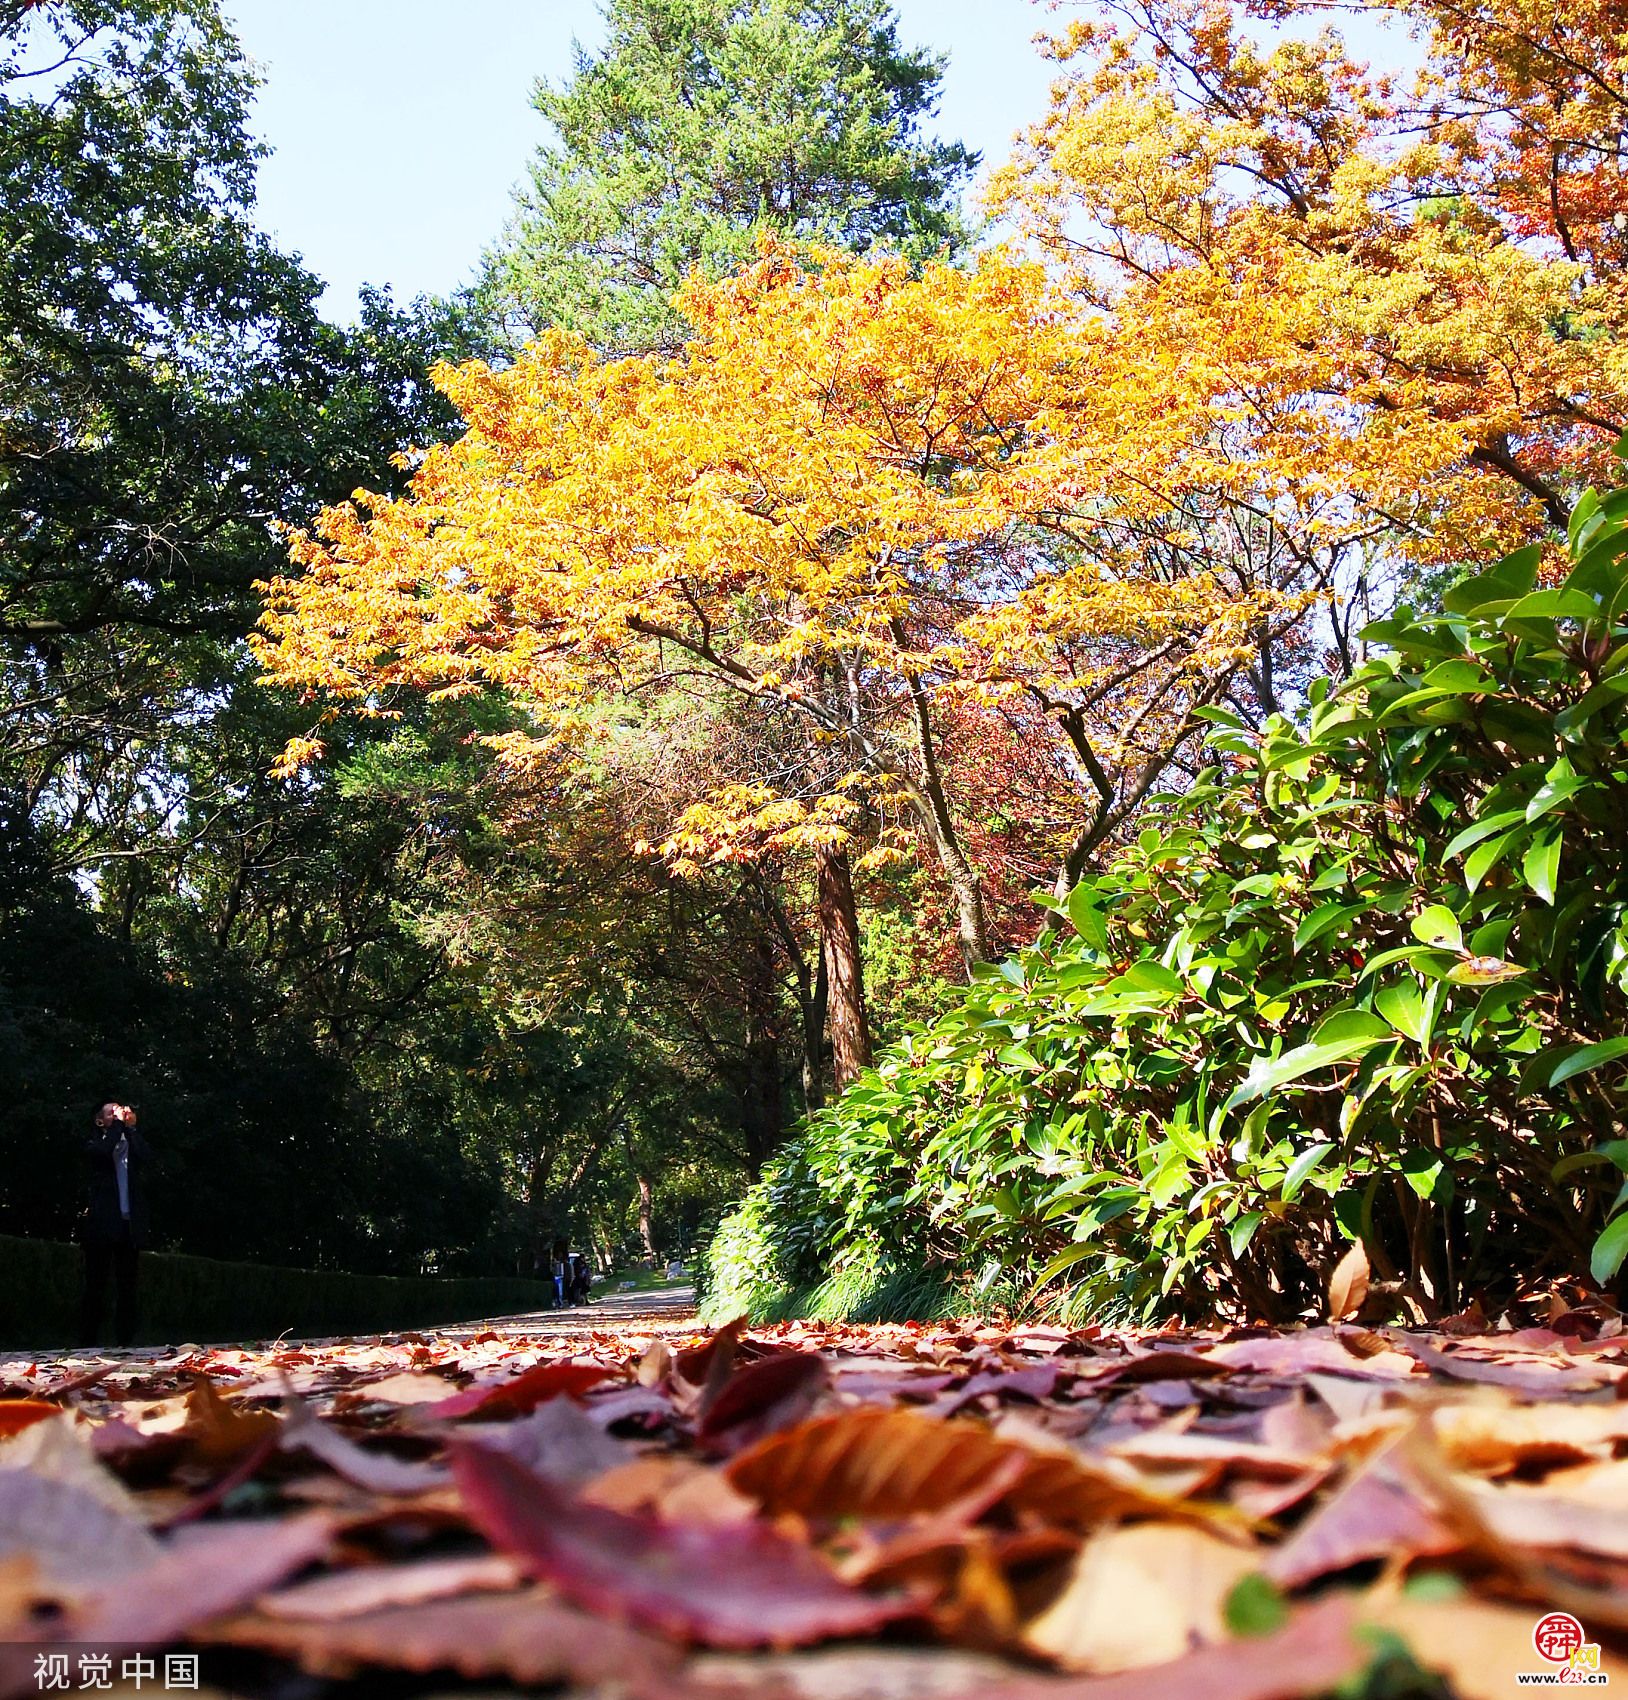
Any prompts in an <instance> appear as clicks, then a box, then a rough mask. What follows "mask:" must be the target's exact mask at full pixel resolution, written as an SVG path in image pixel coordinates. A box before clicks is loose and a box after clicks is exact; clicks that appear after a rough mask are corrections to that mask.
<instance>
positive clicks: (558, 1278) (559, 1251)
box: [549, 1240, 570, 1305]
mask: <svg viewBox="0 0 1628 1700" xmlns="http://www.w3.org/2000/svg"><path fill="white" fill-rule="evenodd" d="M568 1256H569V1252H568V1250H567V1248H566V1244H565V1241H564V1240H555V1242H554V1252H553V1257H552V1260H551V1263H550V1269H549V1273H550V1274H551V1275H552V1276H553V1279H554V1303H555V1304H557V1305H563V1304H564V1303H565V1277H566V1274H567V1273H568V1271H569V1268H570V1265H569V1263H568V1262H567V1258H568Z"/></svg>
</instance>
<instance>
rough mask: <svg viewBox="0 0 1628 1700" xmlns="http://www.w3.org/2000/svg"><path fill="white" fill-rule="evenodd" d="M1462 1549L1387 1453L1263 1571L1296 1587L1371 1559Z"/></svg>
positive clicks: (1461, 1539)
mask: <svg viewBox="0 0 1628 1700" xmlns="http://www.w3.org/2000/svg"><path fill="white" fill-rule="evenodd" d="M1463 1545H1464V1537H1463V1535H1461V1534H1460V1533H1459V1532H1458V1531H1457V1530H1455V1529H1454V1528H1452V1527H1451V1526H1450V1525H1449V1523H1448V1522H1447V1521H1446V1519H1445V1518H1444V1517H1443V1516H1442V1515H1441V1514H1440V1513H1439V1512H1438V1511H1437V1509H1436V1507H1435V1505H1434V1504H1433V1503H1432V1501H1431V1500H1430V1499H1429V1498H1428V1497H1427V1496H1426V1494H1425V1492H1424V1490H1423V1488H1422V1487H1421V1486H1420V1484H1419V1483H1418V1482H1417V1481H1416V1480H1415V1479H1414V1477H1413V1476H1412V1474H1411V1473H1410V1472H1408V1471H1407V1470H1406V1469H1405V1468H1404V1467H1403V1466H1402V1464H1401V1463H1400V1462H1399V1461H1398V1460H1397V1459H1396V1458H1394V1457H1393V1456H1392V1455H1391V1454H1390V1453H1388V1452H1386V1453H1381V1454H1379V1456H1378V1457H1376V1458H1373V1459H1371V1460H1369V1462H1368V1463H1366V1464H1364V1465H1363V1466H1362V1468H1361V1469H1360V1470H1358V1471H1357V1472H1356V1474H1355V1475H1353V1476H1352V1477H1351V1478H1350V1479H1349V1480H1348V1481H1346V1482H1345V1483H1344V1485H1343V1486H1341V1487H1340V1488H1339V1489H1338V1491H1336V1492H1335V1493H1334V1494H1333V1495H1331V1496H1330V1497H1329V1498H1328V1499H1326V1500H1325V1501H1324V1502H1323V1503H1322V1504H1321V1505H1319V1506H1318V1507H1317V1508H1316V1509H1315V1510H1314V1511H1313V1512H1312V1513H1311V1515H1310V1516H1309V1517H1307V1518H1306V1520H1305V1522H1303V1523H1302V1524H1301V1525H1300V1526H1299V1527H1298V1528H1297V1529H1296V1530H1295V1531H1294V1533H1293V1534H1292V1535H1290V1536H1289V1538H1288V1539H1287V1540H1286V1541H1285V1542H1284V1543H1283V1545H1282V1546H1280V1547H1279V1548H1278V1549H1277V1550H1276V1551H1275V1552H1274V1553H1273V1554H1272V1555H1271V1557H1270V1558H1269V1559H1268V1560H1267V1561H1266V1563H1265V1565H1264V1566H1263V1567H1262V1568H1263V1569H1264V1570H1265V1572H1266V1574H1267V1575H1268V1576H1269V1577H1271V1579H1272V1580H1273V1581H1274V1582H1276V1583H1277V1584H1278V1585H1279V1586H1280V1587H1284V1588H1298V1587H1301V1586H1303V1585H1304V1584H1305V1583H1307V1582H1314V1581H1316V1580H1317V1578H1318V1577H1320V1576H1328V1575H1331V1574H1332V1573H1333V1572H1335V1571H1337V1570H1346V1569H1349V1568H1350V1567H1351V1566H1352V1565H1353V1564H1363V1563H1366V1562H1367V1561H1368V1560H1369V1559H1375V1558H1403V1557H1405V1558H1431V1557H1437V1556H1439V1555H1441V1554H1443V1553H1449V1552H1457V1551H1458V1550H1459V1549H1460V1548H1461V1547H1462V1546H1463Z"/></svg>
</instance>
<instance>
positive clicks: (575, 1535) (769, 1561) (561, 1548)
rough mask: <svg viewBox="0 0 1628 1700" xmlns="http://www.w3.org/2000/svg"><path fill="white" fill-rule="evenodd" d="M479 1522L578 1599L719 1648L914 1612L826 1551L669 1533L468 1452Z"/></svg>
mask: <svg viewBox="0 0 1628 1700" xmlns="http://www.w3.org/2000/svg"><path fill="white" fill-rule="evenodd" d="M452 1467H453V1471H454V1473H455V1474H456V1476H457V1478H458V1486H459V1489H460V1491H461V1492H462V1494H463V1498H464V1504H465V1506H466V1507H467V1508H468V1511H469V1515H470V1518H471V1520H472V1521H473V1522H474V1523H475V1525H476V1526H477V1527H478V1528H479V1529H480V1530H481V1532H482V1533H483V1534H484V1535H485V1536H486V1537H487V1539H488V1540H490V1541H491V1542H492V1543H493V1544H494V1545H496V1546H498V1547H500V1548H501V1549H503V1550H504V1551H508V1552H512V1553H514V1554H515V1555H516V1556H517V1557H519V1558H520V1559H521V1560H523V1562H524V1563H525V1564H526V1566H527V1568H528V1569H530V1570H531V1571H532V1572H533V1573H534V1574H535V1575H537V1576H540V1577H543V1578H545V1579H546V1580H547V1581H549V1582H551V1583H552V1584H553V1585H554V1587H555V1588H557V1589H558V1590H559V1592H560V1593H561V1594H562V1595H563V1596H564V1597H565V1598H566V1599H568V1600H570V1601H572V1602H573V1603H574V1604H576V1605H578V1606H581V1607H582V1608H583V1609H585V1610H587V1611H592V1612H603V1613H607V1614H609V1615H610V1616H612V1617H615V1618H618V1619H621V1620H623V1621H625V1622H630V1623H633V1624H636V1625H637V1626H639V1627H640V1628H648V1629H652V1630H655V1631H657V1632H658V1633H660V1634H664V1635H671V1636H673V1637H675V1638H676V1639H679V1640H684V1641H693V1642H698V1643H700V1644H702V1645H705V1646H712V1647H794V1646H798V1645H800V1644H802V1643H805V1642H809V1641H823V1640H827V1639H830V1638H833V1637H837V1636H842V1635H858V1634H863V1633H865V1632H867V1631H870V1630H874V1629H878V1628H880V1627H881V1626H882V1625H883V1624H884V1623H889V1622H893V1621H894V1620H896V1619H898V1618H900V1617H906V1616H911V1615H913V1614H914V1611H915V1607H914V1605H913V1604H912V1603H911V1602H910V1601H907V1600H899V1599H891V1600H889V1599H877V1598H874V1597H872V1596H870V1595H867V1594H862V1593H859V1592H857V1591H856V1590H854V1589H852V1588H849V1587H847V1586H845V1585H844V1584H843V1583H842V1582H841V1581H839V1580H838V1578H837V1577H836V1576H835V1575H834V1574H833V1573H832V1571H831V1570H830V1569H829V1568H828V1566H827V1565H826V1564H825V1563H824V1562H823V1560H821V1559H820V1558H819V1557H817V1556H816V1555H815V1553H814V1552H813V1551H812V1550H811V1549H810V1548H809V1547H807V1546H805V1545H803V1544H802V1543H801V1542H797V1541H791V1540H788V1539H786V1538H785V1537H784V1536H783V1535H779V1534H776V1533H775V1532H774V1531H773V1530H771V1529H768V1528H766V1527H764V1526H762V1525H761V1524H754V1523H739V1524H725V1525H695V1524H684V1523H661V1522H657V1521H656V1520H655V1519H653V1518H646V1517H634V1516H630V1515H628V1514H627V1513H626V1512H622V1511H611V1510H608V1509H607V1508H605V1507H604V1506H599V1505H593V1504H590V1503H588V1502H587V1501H585V1500H580V1499H575V1498H573V1497H572V1496H571V1495H569V1494H567V1493H564V1492H562V1491H561V1490H560V1489H558V1488H556V1487H554V1486H553V1485H552V1484H550V1483H549V1482H547V1481H546V1480H544V1478H542V1477H541V1476H534V1475H532V1474H531V1473H530V1471H528V1470H524V1469H522V1468H521V1467H520V1465H518V1464H516V1463H515V1462H514V1461H513V1459H510V1458H505V1457H503V1456H502V1455H501V1454H500V1453H496V1452H491V1451H488V1450H487V1449H485V1448H484V1447H480V1446H472V1445H467V1444H465V1445H460V1446H459V1447H458V1448H457V1449H456V1450H455V1451H454V1453H453V1461H452Z"/></svg>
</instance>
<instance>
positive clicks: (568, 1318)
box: [424, 1285, 698, 1340]
mask: <svg viewBox="0 0 1628 1700" xmlns="http://www.w3.org/2000/svg"><path fill="white" fill-rule="evenodd" d="M697 1326H698V1325H697V1323H696V1320H695V1288H694V1287H691V1286H688V1285H677V1286H671V1287H649V1288H646V1289H645V1291H643V1292H639V1293H611V1294H608V1295H607V1296H606V1297H604V1298H597V1299H594V1300H592V1301H591V1302H590V1303H588V1304H585V1305H571V1306H569V1307H568V1308H567V1309H564V1310H533V1311H523V1312H521V1313H520V1314H519V1315H518V1316H496V1317H489V1318H486V1319H485V1320H483V1321H478V1322H463V1323H455V1324H453V1325H452V1326H450V1327H447V1328H430V1329H425V1330H424V1332H425V1333H427V1334H436V1335H440V1336H443V1337H445V1338H447V1339H452V1340H456V1339H460V1338H464V1337H466V1336H468V1335H471V1334H478V1333H480V1332H482V1331H483V1330H485V1329H488V1328H496V1329H499V1330H501V1331H502V1332H503V1333H504V1334H515V1335H521V1336H524V1337H527V1338H530V1339H535V1340H581V1339H587V1338H588V1337H589V1336H590V1335H594V1334H629V1335H633V1334H637V1335H651V1336H654V1335H658V1334H688V1333H693V1332H694V1330H695V1328H696V1327H697Z"/></svg>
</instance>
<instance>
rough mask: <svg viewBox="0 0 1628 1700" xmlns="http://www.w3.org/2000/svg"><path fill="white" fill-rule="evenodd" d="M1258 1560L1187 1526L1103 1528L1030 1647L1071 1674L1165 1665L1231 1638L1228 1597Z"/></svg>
mask: <svg viewBox="0 0 1628 1700" xmlns="http://www.w3.org/2000/svg"><path fill="white" fill-rule="evenodd" d="M1260 1562H1261V1554H1260V1553H1258V1552H1256V1551H1254V1550H1252V1549H1251V1548H1249V1547H1243V1546H1237V1545H1234V1544H1232V1543H1230V1542H1227V1541H1222V1540H1219V1539H1217V1537H1216V1536H1214V1535H1211V1534H1207V1533H1206V1532H1205V1531H1204V1530H1202V1529H1195V1528H1191V1527H1188V1526H1184V1525H1182V1524H1179V1523H1138V1524H1135V1525H1133V1526H1131V1527H1128V1528H1117V1529H1103V1530H1101V1531H1100V1532H1099V1533H1097V1534H1095V1535H1093V1536H1092V1537H1091V1538H1090V1539H1089V1540H1088V1541H1087V1542H1086V1543H1085V1546H1084V1547H1083V1548H1082V1549H1081V1551H1080V1555H1079V1557H1078V1558H1076V1559H1075V1561H1074V1566H1073V1569H1072V1571H1071V1572H1070V1575H1069V1579H1068V1582H1067V1584H1066V1585H1065V1587H1064V1589H1063V1591H1062V1593H1061V1594H1059V1595H1058V1597H1057V1598H1056V1599H1055V1600H1054V1601H1053V1602H1052V1603H1051V1605H1050V1606H1049V1607H1048V1608H1047V1609H1046V1611H1045V1612H1044V1613H1042V1614H1041V1616H1039V1617H1038V1618H1036V1619H1035V1620H1034V1621H1033V1622H1032V1623H1030V1624H1029V1625H1028V1626H1027V1628H1026V1629H1025V1630H1024V1632H1023V1641H1024V1645H1025V1646H1027V1647H1030V1648H1032V1649H1033V1650H1034V1651H1035V1652H1038V1653H1043V1654H1044V1655H1045V1656H1046V1657H1047V1658H1050V1659H1055V1660H1056V1662H1057V1663H1058V1664H1060V1665H1061V1666H1063V1668H1064V1669H1065V1670H1080V1671H1120V1670H1133V1669H1136V1668H1138V1667H1140V1666H1143V1665H1158V1664H1164V1663H1165V1662H1166V1661H1168V1660H1171V1659H1177V1658H1180V1657H1181V1656H1182V1655H1183V1654H1184V1653H1189V1652H1192V1651H1193V1650H1195V1649H1196V1648H1198V1647H1201V1646H1208V1645H1211V1644H1212V1643H1214V1642H1217V1641H1220V1640H1223V1639H1224V1638H1225V1635H1226V1628H1225V1623H1224V1620H1223V1610H1222V1608H1223V1606H1224V1605H1225V1602H1226V1598H1227V1595H1228V1594H1229V1593H1230V1592H1231V1591H1232V1589H1233V1587H1234V1586H1235V1585H1236V1584H1237V1582H1238V1581H1239V1580H1240V1579H1241V1578H1242V1577H1244V1576H1246V1575H1248V1574H1249V1573H1250V1571H1252V1570H1258V1569H1259V1568H1260Z"/></svg>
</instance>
